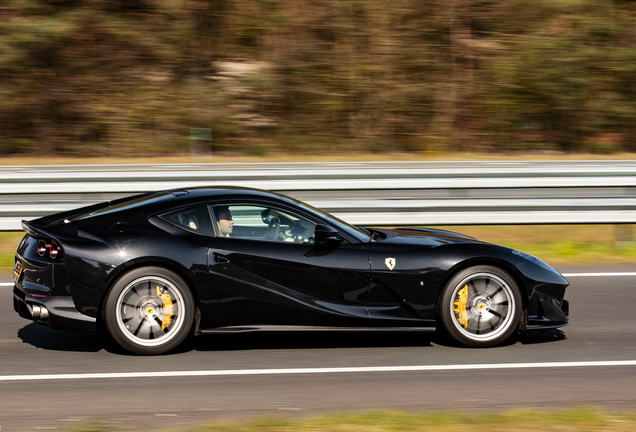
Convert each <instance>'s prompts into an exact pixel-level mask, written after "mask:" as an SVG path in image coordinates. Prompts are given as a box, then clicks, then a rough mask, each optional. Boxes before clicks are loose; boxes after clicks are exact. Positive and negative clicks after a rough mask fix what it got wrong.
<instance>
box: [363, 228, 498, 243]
mask: <svg viewBox="0 0 636 432" xmlns="http://www.w3.org/2000/svg"><path fill="white" fill-rule="evenodd" d="M374 231H377V232H379V234H380V236H381V237H383V239H381V240H380V241H381V242H383V243H391V244H409V245H419V246H428V247H436V246H441V245H443V244H449V243H482V244H483V243H486V242H484V241H482V240H478V239H476V238H473V237H468V236H465V235H463V234H458V233H454V232H451V231H445V230H439V229H432V228H398V229H374Z"/></svg>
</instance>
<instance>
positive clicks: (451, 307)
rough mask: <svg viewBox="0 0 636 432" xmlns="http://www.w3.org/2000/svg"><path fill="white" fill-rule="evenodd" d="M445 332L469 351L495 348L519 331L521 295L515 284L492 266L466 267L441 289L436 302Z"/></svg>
mask: <svg viewBox="0 0 636 432" xmlns="http://www.w3.org/2000/svg"><path fill="white" fill-rule="evenodd" d="M440 305H441V307H440V312H441V314H440V315H441V319H442V322H443V325H444V328H445V330H446V331H447V332H448V334H449V335H450V336H451V337H452V338H453V339H455V340H457V341H458V342H460V343H462V344H464V345H468V346H472V347H487V346H493V345H498V344H501V343H503V342H504V341H506V340H507V339H508V338H510V337H511V336H512V335H513V334H514V333H515V332H516V331H517V330H518V328H519V320H520V317H521V309H522V307H523V305H522V301H521V294H520V291H519V288H518V286H517V284H516V283H515V281H514V280H513V279H512V278H511V277H510V275H508V273H506V272H504V271H503V270H501V269H499V268H497V267H492V266H475V267H470V268H467V269H465V270H462V271H460V272H459V273H457V274H456V275H455V276H453V278H452V279H451V280H450V281H449V282H448V284H447V285H446V287H445V288H444V292H443V294H442V298H441V302H440Z"/></svg>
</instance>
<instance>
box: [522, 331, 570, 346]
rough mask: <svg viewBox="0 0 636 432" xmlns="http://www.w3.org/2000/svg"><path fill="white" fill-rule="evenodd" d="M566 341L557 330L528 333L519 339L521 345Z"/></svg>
mask: <svg viewBox="0 0 636 432" xmlns="http://www.w3.org/2000/svg"><path fill="white" fill-rule="evenodd" d="M565 339H567V336H566V335H565V333H564V332H563V331H561V330H559V329H551V330H543V331H528V332H527V333H526V334H524V335H523V336H522V337H520V338H519V342H521V343H522V344H523V345H533V344H543V343H549V342H557V341H562V340H565Z"/></svg>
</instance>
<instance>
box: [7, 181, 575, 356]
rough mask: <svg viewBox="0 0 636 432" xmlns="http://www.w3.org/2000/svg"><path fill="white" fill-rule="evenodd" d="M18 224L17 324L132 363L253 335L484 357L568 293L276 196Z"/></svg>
mask: <svg viewBox="0 0 636 432" xmlns="http://www.w3.org/2000/svg"><path fill="white" fill-rule="evenodd" d="M388 222H389V223H390V221H388ZM22 226H23V228H24V230H25V231H26V233H25V235H24V238H23V239H22V241H21V242H20V244H19V245H18V247H17V250H16V257H15V267H14V271H13V276H14V283H15V286H14V290H13V305H14V309H15V310H16V312H18V313H19V314H20V316H22V317H24V318H27V319H31V320H34V321H36V322H38V323H41V324H44V325H47V326H51V327H55V328H60V329H65V330H76V331H88V332H98V331H105V332H106V333H108V335H110V337H111V338H112V339H113V340H114V341H115V342H116V343H118V344H119V345H121V346H122V347H123V348H125V349H127V350H129V351H132V352H134V353H138V354H160V353H164V352H166V351H169V350H172V349H174V348H175V347H177V346H178V345H179V344H180V343H182V342H183V341H184V339H185V338H186V337H188V336H189V335H191V334H194V335H198V334H207V333H219V332H221V333H230V332H243V331H256V330H267V331H276V330H283V331H294V330H299V331H311V330H325V331H336V330H344V331H416V332H430V331H435V330H436V329H439V330H441V331H443V332H445V333H446V334H447V335H449V336H450V337H452V338H453V339H455V340H456V341H458V342H459V343H461V344H464V345H467V346H471V347H486V346H493V345H498V344H501V343H503V342H504V341H506V340H508V339H510V338H511V337H513V336H514V335H517V334H519V333H523V332H526V331H528V330H545V329H551V328H556V327H560V326H564V325H567V322H568V302H567V301H566V300H564V294H565V289H566V287H567V286H568V281H567V280H566V279H564V278H563V276H561V274H559V273H558V272H557V271H555V270H554V269H552V268H551V267H550V266H549V265H547V264H546V263H544V262H543V261H541V260H539V259H538V258H535V257H533V256H531V255H528V254H526V253H524V252H520V251H517V250H513V249H509V248H507V247H503V246H498V245H495V244H491V243H487V242H483V241H480V240H477V239H474V238H471V237H467V236H464V235H461V234H456V233H452V232H449V231H443V230H437V229H423V228H399V229H380V228H364V227H355V226H352V225H350V224H348V223H346V222H343V221H341V220H339V219H337V218H335V217H334V216H331V215H329V214H327V213H325V212H323V211H321V210H319V209H316V208H313V207H311V206H310V205H307V204H305V203H303V202H300V201H297V200H295V199H293V198H289V197H286V196H284V195H280V194H277V193H273V192H267V191H261V190H255V189H247V188H238V187H236V188H235V187H202V188H191V189H178V190H168V191H162V192H156V193H148V194H143V195H137V196H134V197H130V198H124V199H120V200H116V201H111V202H105V203H102V204H96V205H93V206H89V207H84V208H80V209H77V210H72V211H68V212H63V213H58V214H54V215H51V216H46V217H43V218H40V219H36V220H32V221H28V222H27V221H24V222H23V223H22ZM414 335H415V336H414V337H417V336H416V335H417V333H414Z"/></svg>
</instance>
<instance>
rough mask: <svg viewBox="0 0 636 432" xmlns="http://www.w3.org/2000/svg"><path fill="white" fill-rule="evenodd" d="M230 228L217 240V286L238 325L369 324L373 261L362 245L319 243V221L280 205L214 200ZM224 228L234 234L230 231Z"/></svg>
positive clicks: (215, 211)
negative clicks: (368, 297) (316, 233)
mask: <svg viewBox="0 0 636 432" xmlns="http://www.w3.org/2000/svg"><path fill="white" fill-rule="evenodd" d="M227 211H229V213H231V218H232V222H233V227H232V228H231V233H230V234H226V235H224V236H220V235H218V234H219V232H220V231H218V230H217V237H216V238H214V239H213V240H212V242H211V244H210V247H209V251H208V268H209V273H210V278H211V282H212V285H213V286H214V289H215V291H216V293H217V294H218V296H219V300H220V302H221V303H222V304H223V308H224V310H225V311H226V312H227V313H228V314H229V317H230V320H231V322H232V324H233V325H235V326H250V325H251V326H268V325H275V326H321V327H322V326H327V327H329V326H331V327H342V326H345V327H348V326H364V325H365V324H366V323H367V322H368V319H369V316H368V314H367V310H366V305H365V302H366V295H367V291H368V287H369V283H370V263H369V258H368V256H367V254H366V252H365V251H364V249H363V248H362V245H361V244H360V243H355V242H353V241H351V242H350V241H347V240H344V241H342V242H329V243H326V244H325V243H321V244H318V243H315V242H314V238H313V233H314V229H315V226H316V224H317V221H316V220H315V219H312V218H310V217H308V216H307V215H303V214H302V213H300V212H298V211H297V210H294V209H290V208H286V207H284V206H283V205H282V204H281V205H271V204H247V203H224V204H219V205H211V206H210V213H211V215H212V216H213V220H214V223H213V224H219V223H220V222H221V223H223V224H225V226H226V228H223V229H225V230H227V221H219V220H218V218H219V217H223V218H227V217H228V216H226V215H227V214H228V213H227ZM223 232H224V233H225V232H227V231H223Z"/></svg>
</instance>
